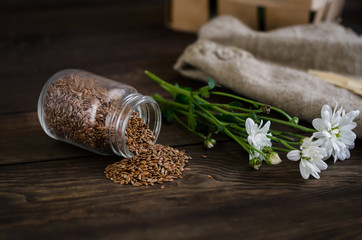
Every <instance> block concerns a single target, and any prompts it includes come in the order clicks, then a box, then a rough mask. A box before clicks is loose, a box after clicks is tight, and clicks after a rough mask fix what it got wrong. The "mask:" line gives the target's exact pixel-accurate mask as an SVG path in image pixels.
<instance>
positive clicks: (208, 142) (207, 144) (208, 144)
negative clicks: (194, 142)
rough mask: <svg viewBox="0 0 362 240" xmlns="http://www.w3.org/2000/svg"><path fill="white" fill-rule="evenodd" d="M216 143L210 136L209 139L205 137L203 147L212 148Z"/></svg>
mask: <svg viewBox="0 0 362 240" xmlns="http://www.w3.org/2000/svg"><path fill="white" fill-rule="evenodd" d="M215 144H216V140H215V139H213V138H211V139H206V140H205V141H204V146H205V148H213V147H214V146H215Z"/></svg>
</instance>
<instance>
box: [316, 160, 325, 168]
mask: <svg viewBox="0 0 362 240" xmlns="http://www.w3.org/2000/svg"><path fill="white" fill-rule="evenodd" d="M314 164H315V165H316V166H317V168H319V169H320V170H326V169H327V168H328V165H327V163H325V162H324V161H322V160H321V161H315V162H314Z"/></svg>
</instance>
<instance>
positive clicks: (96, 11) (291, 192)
mask: <svg viewBox="0 0 362 240" xmlns="http://www.w3.org/2000/svg"><path fill="white" fill-rule="evenodd" d="M348 3H349V1H347V2H346V4H347V5H346V7H347V9H348ZM163 4H164V2H163V1H162V0H155V1H147V0H139V1H131V0H124V1H123V0H122V1H116V0H105V1H100V0H90V1H84V0H82V1H77V3H74V1H70V0H61V1H45V0H34V1H32V2H29V1H26V0H15V1H10V0H4V1H2V3H1V7H0V29H1V31H0V52H1V54H0V56H1V57H0V81H1V84H2V85H1V88H0V239H1V240H7V239H11V240H13V239H360V236H362V230H361V228H360V226H361V225H362V213H361V211H360V209H361V207H362V206H361V205H362V201H361V200H362V199H361V196H362V185H361V180H362V166H361V156H362V141H361V140H357V142H356V146H355V149H353V150H352V152H351V155H352V156H351V159H349V160H346V161H344V162H340V161H339V162H337V163H336V164H333V162H332V161H331V160H329V161H328V162H327V163H328V165H329V167H328V170H326V171H323V172H322V173H321V179H319V180H315V179H309V180H303V179H302V178H301V176H300V173H299V169H298V163H295V162H291V161H287V160H285V159H286V158H285V155H283V156H282V158H283V159H284V161H283V162H282V164H280V165H278V166H273V167H271V166H263V167H262V168H261V169H260V170H259V171H255V170H252V169H250V168H249V167H248V155H247V154H246V153H245V152H244V151H242V149H241V148H240V147H239V146H238V145H237V144H235V143H233V142H231V141H229V140H225V139H223V138H221V139H220V140H219V141H218V144H217V145H216V147H215V148H214V149H212V150H206V149H204V148H203V146H202V144H201V143H200V142H199V139H198V138H197V137H195V136H192V135H191V134H190V133H188V132H187V131H185V130H184V129H182V128H180V127H179V126H177V125H175V124H172V125H167V124H163V125H162V130H161V135H160V137H159V141H158V142H159V143H163V144H168V145H172V146H177V147H178V148H180V149H185V150H186V152H187V153H188V154H190V155H191V156H192V157H193V159H192V160H191V161H190V163H189V167H190V168H191V170H190V171H186V172H185V173H184V175H183V178H182V179H178V180H177V181H175V182H172V183H167V184H165V189H160V185H155V186H153V187H138V188H137V187H132V186H124V185H117V184H114V183H112V182H110V181H109V180H108V179H106V178H105V176H104V174H103V170H104V168H105V167H106V166H107V165H108V164H110V163H113V162H115V161H118V160H120V158H118V157H115V156H110V157H104V156H98V155H95V154H93V153H90V152H87V151H84V150H81V149H79V148H76V147H73V146H71V145H69V144H66V143H62V142H59V141H56V140H53V139H51V138H50V137H48V136H47V135H46V134H45V133H44V131H43V130H42V129H41V127H40V124H39V122H38V119H37V114H36V107H37V99H38V96H39V93H40V90H41V88H42V87H43V85H44V83H45V82H46V80H47V79H48V78H49V77H50V76H51V75H52V74H54V73H55V72H56V71H59V70H61V69H64V68H80V69H85V70H88V71H91V72H94V73H96V74H99V75H102V76H105V77H108V78H111V79H114V80H116V81H122V82H126V83H128V84H131V85H133V86H135V87H136V88H137V89H138V91H139V92H141V93H143V94H144V95H152V94H154V93H160V94H161V95H163V96H165V97H167V98H169V97H170V95H169V94H167V93H166V92H165V91H163V90H162V89H161V88H160V87H159V86H158V85H157V84H156V83H153V82H152V81H150V80H149V79H147V78H146V76H145V75H144V70H146V69H147V70H150V71H152V72H154V73H156V74H157V75H159V76H161V77H163V78H165V79H167V80H169V81H170V82H172V83H176V82H178V83H181V84H182V85H185V86H192V87H194V88H198V87H200V86H203V83H200V82H196V81H192V80H190V79H186V78H183V77H181V76H180V75H179V74H177V73H176V72H175V71H173V69H172V66H173V64H174V63H175V61H176V59H177V57H178V56H179V55H180V54H181V52H182V51H183V50H184V48H185V47H186V46H187V45H188V44H190V43H192V42H193V41H194V40H195V39H196V36H195V35H193V34H185V33H178V32H173V31H170V30H168V29H166V28H165V27H164V23H163V21H164V19H163V17H164V14H163V6H164V5H163ZM353 11H356V8H355V7H354V8H353ZM358 16H362V14H359V15H358ZM349 24H351V26H356V27H357V28H356V29H359V28H358V27H360V22H359V23H356V22H353V21H352V20H350V22H349ZM279 127H280V126H279ZM279 129H280V128H279ZM201 155H207V158H203V157H201Z"/></svg>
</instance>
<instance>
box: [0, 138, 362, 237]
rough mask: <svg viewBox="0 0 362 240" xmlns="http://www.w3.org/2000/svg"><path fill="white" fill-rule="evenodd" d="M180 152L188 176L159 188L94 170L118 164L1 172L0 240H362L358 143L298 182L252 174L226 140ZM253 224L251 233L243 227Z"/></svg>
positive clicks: (288, 171) (80, 162) (291, 169)
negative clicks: (347, 155) (117, 180)
mask: <svg viewBox="0 0 362 240" xmlns="http://www.w3.org/2000/svg"><path fill="white" fill-rule="evenodd" d="M184 149H185V150H186V152H187V153H189V154H191V155H192V156H193V159H192V160H191V161H190V163H189V165H188V166H189V167H190V168H191V171H186V172H185V173H184V175H183V179H179V180H176V181H175V182H173V183H167V184H166V187H165V189H160V188H159V185H156V186H153V187H138V188H136V187H132V186H124V185H117V184H113V183H111V182H110V181H109V180H107V179H106V178H105V177H104V175H103V169H104V168H105V166H106V165H107V164H109V163H112V162H113V161H117V160H118V159H117V158H103V157H100V156H90V157H86V158H79V159H69V160H61V161H48V162H38V163H31V164H23V165H22V166H21V167H19V166H18V165H9V166H2V167H0V204H1V206H2V207H1V208H0V229H1V230H0V237H1V239H24V238H27V239H69V238H77V239H79V238H88V239H99V238H117V239H120V238H121V239H127V238H132V239H164V238H167V237H169V236H170V235H172V237H174V238H189V239H206V238H207V239H221V238H222V237H226V238H228V239H240V238H242V237H243V236H248V239H265V238H270V239H277V238H288V239H296V238H315V237H316V236H323V238H328V239H344V238H348V239H353V238H357V236H360V234H362V231H361V228H359V226H360V225H361V224H362V217H361V213H360V211H356V209H360V207H361V201H360V197H361V194H360V190H361V186H360V182H361V180H362V169H361V168H360V167H359V166H360V163H359V157H358V156H359V155H360V154H362V152H361V149H362V148H361V141H357V143H356V149H355V150H353V151H352V157H351V159H349V160H346V161H344V162H340V163H337V164H332V161H328V164H330V166H329V169H328V170H326V171H323V172H322V174H321V175H322V178H321V179H319V180H303V179H302V178H301V177H300V175H299V168H298V163H295V162H291V161H284V162H283V163H282V164H281V165H278V166H273V167H267V166H265V167H262V168H261V169H260V170H259V171H255V170H251V169H250V168H249V167H248V164H247V162H248V156H247V154H246V153H245V152H244V151H242V150H241V148H240V147H239V146H238V145H237V144H234V143H233V144H230V143H221V144H219V145H218V146H217V148H215V149H213V150H211V151H208V150H204V149H202V148H201V147H200V146H189V147H185V148H184ZM226 153H227V154H226ZM202 154H206V155H207V156H208V157H207V158H206V159H205V158H201V157H200V156H201V155H202ZM208 175H210V176H211V178H210V177H208ZM255 226H258V231H250V229H255ZM266 236H267V237H266Z"/></svg>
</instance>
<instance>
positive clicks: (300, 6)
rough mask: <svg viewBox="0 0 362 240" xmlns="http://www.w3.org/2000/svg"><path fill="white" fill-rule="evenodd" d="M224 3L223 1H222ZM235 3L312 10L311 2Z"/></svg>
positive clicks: (243, 0)
mask: <svg viewBox="0 0 362 240" xmlns="http://www.w3.org/2000/svg"><path fill="white" fill-rule="evenodd" d="M221 1H223V0H221ZM233 1H234V2H239V3H245V4H249V5H254V6H262V7H268V8H282V9H295V8H298V9H310V8H311V5H312V4H311V0H293V1H291V0H252V1H250V0H233Z"/></svg>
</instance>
